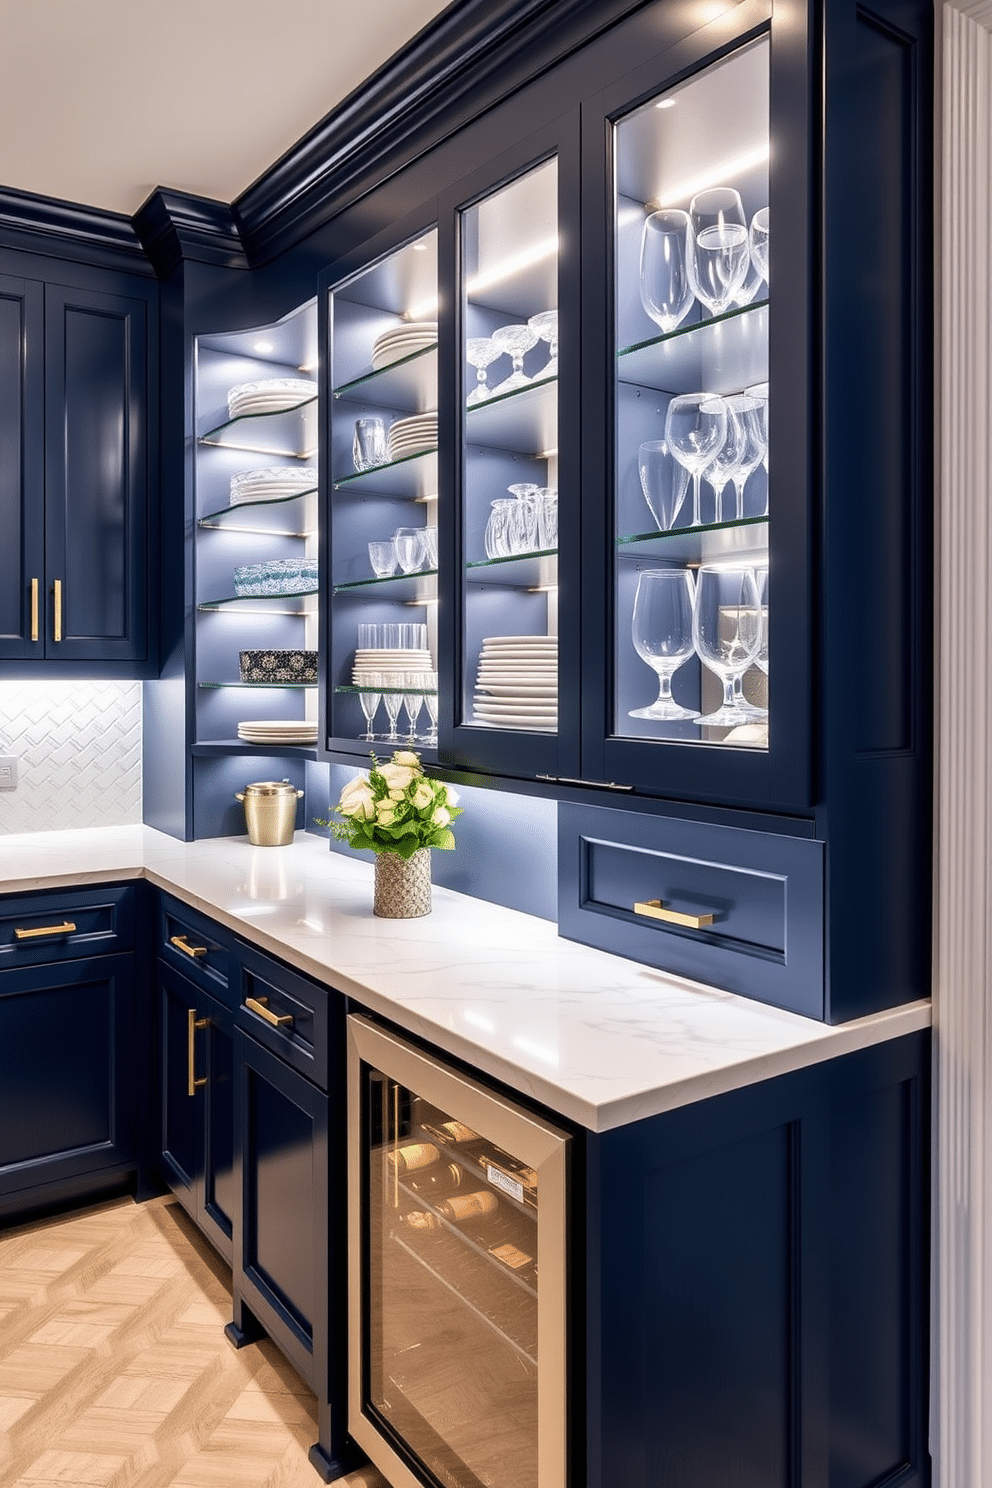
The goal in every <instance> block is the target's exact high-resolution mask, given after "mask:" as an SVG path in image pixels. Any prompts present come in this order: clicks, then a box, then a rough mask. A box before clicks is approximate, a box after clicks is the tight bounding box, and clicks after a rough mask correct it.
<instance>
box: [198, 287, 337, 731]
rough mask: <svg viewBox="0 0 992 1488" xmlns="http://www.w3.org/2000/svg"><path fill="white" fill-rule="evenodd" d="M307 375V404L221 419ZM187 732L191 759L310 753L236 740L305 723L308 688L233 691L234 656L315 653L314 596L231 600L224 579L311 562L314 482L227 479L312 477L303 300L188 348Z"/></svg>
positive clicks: (313, 408)
mask: <svg viewBox="0 0 992 1488" xmlns="http://www.w3.org/2000/svg"><path fill="white" fill-rule="evenodd" d="M276 377H293V378H306V379H309V380H311V381H312V382H313V385H314V386H313V395H312V397H301V399H300V401H299V402H298V403H297V404H295V405H294V406H293V407H291V408H287V409H282V410H280V411H279V412H277V413H263V414H249V415H241V416H240V417H233V418H232V417H231V416H230V415H229V413H228V405H227V394H228V392H229V390H230V389H231V388H232V387H234V386H236V385H237V384H239V383H243V382H254V381H262V380H267V379H270V378H276ZM195 387H196V405H195V417H196V430H197V444H196V463H195V470H196V534H195V594H196V689H195V717H196V733H195V741H194V743H193V746H192V748H193V753H194V755H201V756H204V755H207V756H209V755H224V754H230V755H238V754H245V755H256V756H264V757H265V758H276V759H278V758H280V757H284V756H285V757H286V758H288V759H300V758H303V759H308V758H309V759H313V758H315V757H316V750H315V748H307V747H304V746H300V745H290V744H279V743H274V744H266V745H264V746H263V745H256V744H250V743H248V742H247V741H245V740H241V739H239V738H238V737H237V727H238V723H239V722H241V721H245V720H250V719H271V718H279V719H285V720H287V721H291V720H292V721H296V720H302V719H307V720H311V719H312V720H313V721H314V722H316V718H317V713H316V708H317V684H316V683H312V684H311V683H295V684H291V683H262V682H242V681H241V679H240V666H239V652H240V651H242V650H254V649H263V650H268V649H274V650H282V649H287V650H310V651H314V650H316V648H317V615H318V594H317V593H316V592H313V591H305V592H297V593H287V594H283V595H258V596H241V595H236V594H235V593H234V570H235V569H236V568H238V567H239V566H241V565H243V564H248V563H259V562H263V561H266V560H268V559H274V558H297V557H306V558H313V559H314V560H316V557H317V483H316V476H315V477H314V479H313V481H312V482H311V483H308V485H307V487H306V488H305V489H304V490H301V491H300V492H298V493H296V494H294V495H290V496H279V497H275V498H268V499H258V500H247V501H242V502H238V503H237V504H234V503H232V501H231V492H230V483H231V479H232V477H233V476H236V475H239V474H243V473H245V472H247V471H250V470H257V469H263V468H271V467H276V468H278V467H280V466H289V467H295V468H300V467H310V466H312V467H313V468H314V470H315V469H316V463H317V439H318V434H317V430H318V417H317V308H316V302H315V301H311V302H309V303H307V304H306V305H302V306H300V307H299V308H298V309H296V310H294V311H292V312H291V313H290V314H288V315H287V316H285V317H284V318H283V319H282V320H280V321H278V322H277V323H275V324H273V325H265V326H257V327H252V328H250V329H248V330H244V331H233V332H219V333H216V334H209V335H202V336H199V337H198V338H197V340H196V349H195Z"/></svg>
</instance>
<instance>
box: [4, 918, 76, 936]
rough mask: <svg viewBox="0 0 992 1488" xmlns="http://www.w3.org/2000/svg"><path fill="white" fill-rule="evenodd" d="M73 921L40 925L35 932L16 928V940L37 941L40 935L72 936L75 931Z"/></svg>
mask: <svg viewBox="0 0 992 1488" xmlns="http://www.w3.org/2000/svg"><path fill="white" fill-rule="evenodd" d="M75 928H76V926H75V922H74V921H73V920H63V921H62V923H61V925H39V926H38V927H37V928H36V929H33V930H19V929H17V928H15V930H14V939H15V940H36V939H37V937H38V936H39V935H71V934H72V932H73V931H74V930H75Z"/></svg>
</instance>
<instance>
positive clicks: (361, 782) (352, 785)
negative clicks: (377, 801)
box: [341, 775, 369, 801]
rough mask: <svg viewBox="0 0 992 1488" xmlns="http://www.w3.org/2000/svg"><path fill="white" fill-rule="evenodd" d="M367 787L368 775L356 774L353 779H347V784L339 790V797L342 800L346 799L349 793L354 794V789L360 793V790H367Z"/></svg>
mask: <svg viewBox="0 0 992 1488" xmlns="http://www.w3.org/2000/svg"><path fill="white" fill-rule="evenodd" d="M368 788H369V782H368V776H366V775H356V776H355V778H354V780H349V781H348V784H347V785H346V786H345V787H344V789H343V790H342V792H341V799H342V801H346V800H347V799H348V797H349V796H351V795H354V794H355V792H356V791H357V792H358V793H359V794H361V793H362V791H367V790H368Z"/></svg>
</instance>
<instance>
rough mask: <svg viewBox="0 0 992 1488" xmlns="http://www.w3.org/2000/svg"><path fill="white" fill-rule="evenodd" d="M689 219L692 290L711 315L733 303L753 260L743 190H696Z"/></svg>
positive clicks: (725, 187) (726, 187) (690, 204)
mask: <svg viewBox="0 0 992 1488" xmlns="http://www.w3.org/2000/svg"><path fill="white" fill-rule="evenodd" d="M689 219H690V223H691V226H692V238H693V241H692V247H691V251H690V253H689V259H688V268H689V282H690V284H691V285H692V292H693V294H694V295H695V296H696V298H697V300H699V301H700V303H701V304H703V305H705V306H706V308H707V310H708V311H709V312H710V314H711V315H719V314H721V313H722V312H723V311H724V310H727V309H729V307H730V306H731V305H732V304H733V303H734V296H735V295H736V293H737V291H738V290H739V289H740V287H741V285H742V284H743V283H744V280H745V279H746V278H747V271H748V266H749V264H750V261H751V256H750V253H749V251H748V237H747V223H746V220H745V217H744V206H743V203H742V202H741V198H740V193H739V192H738V191H735V190H734V188H733V187H732V186H714V187H711V188H710V190H708V191H700V192H697V194H696V195H695V196H694V197H693V198H692V201H691V202H690V203H689Z"/></svg>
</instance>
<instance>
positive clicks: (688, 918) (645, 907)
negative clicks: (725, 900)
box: [634, 899, 716, 930]
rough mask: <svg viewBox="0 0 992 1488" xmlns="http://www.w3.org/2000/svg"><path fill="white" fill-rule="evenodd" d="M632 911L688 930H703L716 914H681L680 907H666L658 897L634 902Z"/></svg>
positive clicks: (710, 923)
mask: <svg viewBox="0 0 992 1488" xmlns="http://www.w3.org/2000/svg"><path fill="white" fill-rule="evenodd" d="M634 913H635V914H639V915H647V917H648V919H651V920H664V921H665V923H666V924H668V925H685V926H686V927H687V928H688V929H689V930H705V929H706V926H707V925H712V923H713V921H714V920H715V919H716V915H711V914H683V913H682V911H681V910H680V909H666V908H665V907H664V905H663V904H662V902H661V900H660V899H647V900H644V901H642V902H641V903H640V904H635V905H634Z"/></svg>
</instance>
